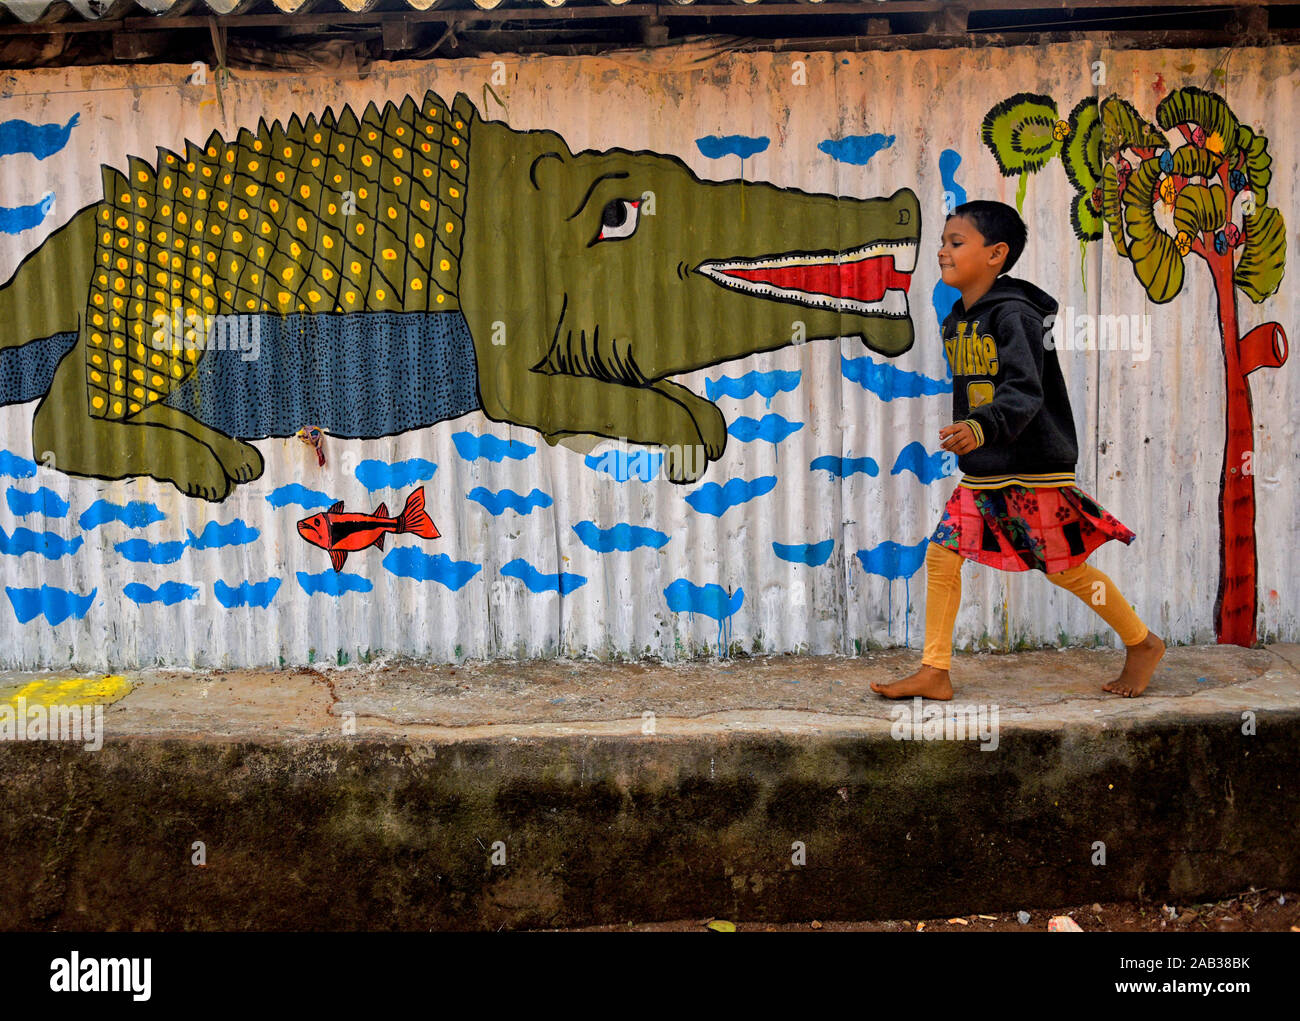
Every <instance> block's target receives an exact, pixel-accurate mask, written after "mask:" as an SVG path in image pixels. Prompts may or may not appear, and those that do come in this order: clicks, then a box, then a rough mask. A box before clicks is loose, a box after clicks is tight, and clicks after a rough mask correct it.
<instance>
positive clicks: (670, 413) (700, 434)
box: [479, 370, 725, 483]
mask: <svg viewBox="0 0 1300 1021" xmlns="http://www.w3.org/2000/svg"><path fill="white" fill-rule="evenodd" d="M480 372H481V374H480V377H479V389H480V397H481V399H482V403H483V411H484V413H485V414H486V415H487V416H488V418H491V419H494V420H495V421H498V422H510V423H512V424H514V425H521V426H526V427H528V428H530V429H536V430H538V431H539V432H541V433H544V434H546V435H547V436H548V437H553V436H556V435H558V434H564V433H591V434H594V435H597V436H608V437H610V438H611V439H623V440H626V441H627V442H628V443H641V444H647V445H662V446H665V447H668V448H669V455H668V456H667V457H666V458H665V462H664V467H665V471H666V473H667V475H668V478H669V479H670V480H671V481H673V482H682V483H685V482H694V481H696V480H697V479H698V478H699V477H700V476H701V475H703V474H704V470H705V468H706V467H707V466H708V461H709V458H708V456H707V455H708V451H709V449H710V448H711V447H712V448H714V449H718V450H719V451H720V449H721V448H720V447H718V445H717V428H716V423H713V422H707V421H706V423H705V429H706V430H707V431H708V432H709V436H708V437H707V438H706V436H705V435H704V430H702V429H701V428H700V425H699V424H698V423H697V421H696V418H695V414H694V411H693V409H692V408H691V407H688V406H687V404H686V403H685V402H684V401H683V400H681V399H680V395H679V394H677V390H685V387H678V386H677V384H675V383H674V384H670V385H669V387H668V388H665V389H667V391H668V392H665V389H661V385H662V384H657V385H654V386H627V385H625V384H623V383H611V382H606V381H604V380H600V379H595V378H593V377H591V376H570V375H564V374H560V373H556V374H547V373H540V372H536V373H535V372H531V371H528V370H525V371H524V372H522V373H518V374H515V373H510V372H483V371H482V370H480ZM521 377H522V378H521ZM686 392H687V393H690V391H686ZM691 396H692V397H694V395H693V394H692V395H691ZM696 400H697V401H698V400H699V399H698V398H696ZM705 403H707V402H705ZM714 410H715V411H716V410H717V409H716V408H715V409H714ZM718 417H719V418H721V414H720V413H719V415H718ZM723 442H724V443H725V426H724V428H723ZM697 448H698V454H697V453H696V450H697ZM674 452H675V453H674Z"/></svg>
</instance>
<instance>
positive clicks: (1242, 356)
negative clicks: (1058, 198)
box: [981, 87, 1287, 645]
mask: <svg viewBox="0 0 1300 1021" xmlns="http://www.w3.org/2000/svg"><path fill="white" fill-rule="evenodd" d="M1156 125H1159V126H1158V127H1157V126H1156ZM981 138H982V139H983V141H984V144H985V145H986V146H988V147H989V149H990V150H991V151H992V152H993V155H994V158H995V159H996V160H997V163H998V169H999V170H1001V171H1002V173H1003V174H1004V175H1005V176H1008V177H1009V176H1013V175H1022V176H1021V180H1020V186H1019V188H1018V190H1017V196H1016V199H1017V206H1019V205H1020V203H1021V201H1022V200H1023V197H1024V190H1025V177H1024V176H1023V175H1025V174H1028V173H1037V172H1038V171H1039V170H1041V169H1043V167H1045V166H1046V165H1047V163H1048V162H1049V161H1050V160H1051V159H1052V158H1053V157H1055V156H1058V155H1059V156H1060V157H1061V161H1062V163H1063V164H1064V166H1065V170H1066V175H1067V177H1068V178H1069V180H1070V183H1071V185H1073V187H1074V189H1075V193H1076V194H1075V198H1074V200H1073V202H1072V204H1071V208H1070V222H1071V225H1072V226H1073V228H1074V232H1075V236H1076V237H1078V238H1079V240H1080V241H1081V242H1084V243H1086V242H1087V241H1089V240H1094V239H1096V238H1098V237H1100V236H1101V221H1104V222H1105V224H1106V226H1107V227H1109V229H1110V235H1111V238H1112V240H1113V241H1114V243H1115V248H1116V249H1117V250H1118V252H1119V254H1120V255H1121V256H1123V257H1124V258H1126V259H1128V260H1129V261H1130V262H1131V263H1132V265H1133V272H1134V274H1135V275H1136V276H1137V278H1138V280H1139V281H1140V282H1141V284H1142V286H1143V287H1144V288H1145V289H1146V292H1147V295H1148V296H1149V297H1150V299H1151V300H1152V301H1153V302H1156V303H1157V304H1163V303H1165V302H1168V301H1172V300H1173V299H1174V298H1175V297H1176V296H1177V295H1178V293H1179V291H1180V290H1181V289H1182V286H1183V277H1184V273H1185V265H1184V259H1186V258H1187V257H1188V256H1189V255H1196V256H1198V257H1200V258H1201V259H1202V260H1204V262H1205V264H1206V266H1207V268H1208V270H1209V272H1210V276H1211V279H1212V281H1213V283H1214V293H1215V302H1216V305H1217V311H1218V319H1219V333H1220V336H1221V338H1222V341H1223V358H1224V371H1225V376H1226V384H1227V385H1226V391H1227V416H1226V422H1227V434H1226V439H1225V442H1224V451H1223V470H1222V475H1221V480H1220V501H1219V523H1220V539H1221V541H1220V545H1219V558H1220V559H1219V588H1218V595H1217V597H1216V599H1215V607H1214V617H1215V634H1216V635H1217V637H1218V640H1219V641H1220V642H1221V643H1225V644H1234V645H1253V644H1254V642H1255V637H1256V635H1255V618H1256V607H1257V581H1256V572H1257V556H1256V549H1255V481H1254V471H1253V461H1254V449H1253V448H1254V439H1253V437H1254V415H1253V410H1252V407H1251V398H1250V387H1249V385H1248V384H1247V382H1246V377H1247V376H1248V375H1249V374H1250V373H1252V372H1254V371H1255V370H1256V369H1261V368H1265V367H1267V368H1278V367H1279V366H1281V365H1282V364H1283V363H1284V362H1285V361H1286V357H1287V339H1286V332H1285V331H1284V330H1283V328H1282V327H1281V325H1279V324H1278V323H1265V324H1263V325H1260V326H1256V327H1255V328H1254V329H1252V330H1250V331H1249V332H1248V333H1246V334H1245V336H1242V334H1241V326H1240V320H1239V318H1238V311H1237V291H1238V290H1240V291H1242V292H1244V293H1245V294H1246V296H1247V297H1248V298H1250V300H1251V301H1253V302H1256V303H1259V302H1261V301H1263V300H1264V299H1265V298H1267V297H1268V296H1269V295H1271V294H1274V293H1276V292H1277V290H1278V288H1279V287H1280V286H1281V283H1282V273H1283V270H1284V268H1285V264H1286V226H1285V224H1284V222H1283V219H1282V214H1281V213H1280V212H1278V210H1277V209H1275V208H1272V207H1270V206H1269V205H1268V204H1267V200H1268V185H1269V181H1270V179H1271V177H1272V171H1271V170H1270V169H1269V168H1270V165H1271V164H1272V162H1273V161H1272V157H1271V156H1270V155H1269V152H1268V140H1267V138H1265V137H1264V136H1263V135H1261V134H1256V133H1255V132H1254V131H1253V130H1252V129H1251V128H1249V127H1247V126H1246V125H1244V124H1241V123H1240V122H1239V121H1238V120H1237V117H1236V116H1235V115H1234V114H1233V112H1232V110H1231V109H1230V108H1229V106H1228V104H1227V103H1226V102H1225V101H1224V100H1223V98H1222V97H1221V96H1219V95H1217V94H1216V93H1213V92H1205V91H1203V90H1201V89H1197V88H1192V87H1188V88H1183V89H1178V90H1176V91H1174V92H1171V93H1169V95H1167V96H1166V97H1165V98H1164V99H1163V100H1162V101H1161V103H1160V104H1159V106H1158V107H1157V108H1156V124H1155V125H1153V124H1150V123H1148V122H1147V121H1145V120H1144V119H1143V118H1142V117H1141V115H1139V114H1138V112H1137V110H1136V109H1134V107H1133V106H1132V105H1130V104H1129V103H1127V102H1125V101H1124V100H1123V99H1120V98H1119V97H1118V96H1110V97H1109V98H1107V99H1105V100H1103V101H1102V102H1101V103H1100V104H1098V103H1097V102H1096V101H1095V100H1094V99H1093V98H1092V97H1087V98H1085V99H1084V100H1082V101H1081V102H1080V103H1078V104H1077V105H1076V106H1075V107H1074V109H1073V111H1071V113H1070V118H1069V120H1068V121H1062V120H1059V119H1057V113H1056V101H1055V100H1053V99H1052V97H1050V96H1044V95H1037V94H1033V93H1025V92H1022V93H1018V94H1016V95H1014V96H1010V97H1008V98H1007V99H1005V100H1003V101H1002V102H1001V103H999V104H997V105H996V106H994V107H993V108H992V109H991V110H990V111H989V112H988V114H987V115H986V116H985V118H984V122H983V125H982V130H981Z"/></svg>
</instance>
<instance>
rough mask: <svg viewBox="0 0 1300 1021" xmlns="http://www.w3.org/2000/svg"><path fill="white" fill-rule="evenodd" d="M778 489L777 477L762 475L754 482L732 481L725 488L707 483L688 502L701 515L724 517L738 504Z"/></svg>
mask: <svg viewBox="0 0 1300 1021" xmlns="http://www.w3.org/2000/svg"><path fill="white" fill-rule="evenodd" d="M775 488H776V476H775V475H760V476H759V477H758V478H756V479H754V481H752V482H747V481H746V480H744V479H732V480H731V481H730V482H728V483H727V484H726V485H725V486H720V485H718V484H717V483H716V482H706V483H705V484H704V485H702V486H701V487H700V488H699V489H697V490H695V492H693V493H690V494H688V495H687V496H686V502H687V503H689V504H690V505H691V506H692V507H694V508H695V509H696V510H697V511H699V512H700V513H701V514H712V515H713V516H714V517H716V518H720V517H722V515H723V514H725V513H726V512H727V511H729V510H730V509H731V508H732V507H735V506H736V505H737V504H742V503H747V502H748V501H750V500H752V499H754V497H756V496H762V495H763V494H764V493H770V492H771V491H772V490H773V489H775Z"/></svg>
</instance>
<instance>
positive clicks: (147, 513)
mask: <svg viewBox="0 0 1300 1021" xmlns="http://www.w3.org/2000/svg"><path fill="white" fill-rule="evenodd" d="M166 520H167V515H166V514H164V513H163V512H162V511H160V510H159V509H158V508H157V507H155V506H154V505H153V504H151V503H149V502H148V501H146V500H132V501H131V502H130V503H127V504H120V503H109V502H108V501H107V500H96V501H95V502H94V503H92V504H91V505H90V506H89V507H87V508H86V509H85V510H84V511H82V512H81V517H79V518H78V519H77V524H79V525H80V526H81V527H82V528H83V529H86V530H89V529H91V528H98V527H99V526H100V525H102V524H105V523H106V522H109V521H120V522H122V523H123V524H124V525H126V527H127V528H147V527H148V526H149V525H152V524H156V523H157V522H159V521H166Z"/></svg>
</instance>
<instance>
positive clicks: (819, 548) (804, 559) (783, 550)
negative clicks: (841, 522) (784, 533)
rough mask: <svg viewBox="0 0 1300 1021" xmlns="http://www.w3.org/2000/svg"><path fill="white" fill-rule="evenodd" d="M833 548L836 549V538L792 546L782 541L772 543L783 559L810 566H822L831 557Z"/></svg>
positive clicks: (774, 550)
mask: <svg viewBox="0 0 1300 1021" xmlns="http://www.w3.org/2000/svg"><path fill="white" fill-rule="evenodd" d="M833 549H835V540H834V539H826V540H824V541H822V542H815V543H806V542H805V543H795V544H794V545H790V546H787V545H785V544H784V543H780V542H774V543H772V550H773V552H775V553H776V555H777V556H778V557H780V558H781V559H782V560H788V561H790V563H792V564H807V565H808V566H809V567H821V565H822V564H824V563H826V561H828V560H829V559H830V558H831V551H832V550H833Z"/></svg>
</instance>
